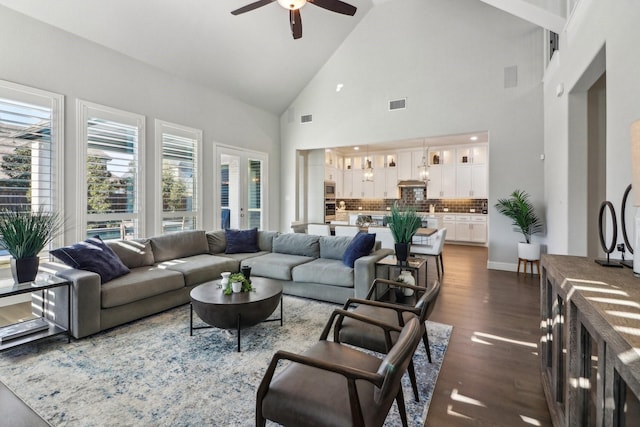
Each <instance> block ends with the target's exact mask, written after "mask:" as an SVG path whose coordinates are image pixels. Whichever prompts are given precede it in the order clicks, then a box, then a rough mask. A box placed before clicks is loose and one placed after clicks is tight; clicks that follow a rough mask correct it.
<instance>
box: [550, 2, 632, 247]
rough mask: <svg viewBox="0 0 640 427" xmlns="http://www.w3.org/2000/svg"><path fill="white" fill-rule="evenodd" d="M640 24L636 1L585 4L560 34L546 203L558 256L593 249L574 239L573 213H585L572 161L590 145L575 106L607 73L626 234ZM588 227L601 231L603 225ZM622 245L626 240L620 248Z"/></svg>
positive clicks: (611, 156)
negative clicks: (578, 147) (574, 151)
mask: <svg viewBox="0 0 640 427" xmlns="http://www.w3.org/2000/svg"><path fill="white" fill-rule="evenodd" d="M638 22H640V4H639V3H638V2H636V1H632V0H623V1H615V2H603V1H598V0H581V1H580V2H579V3H578V5H577V7H576V9H575V10H574V13H573V14H572V16H571V17H570V20H569V21H568V23H567V25H566V27H565V31H563V32H562V34H560V50H559V52H558V53H559V55H558V57H557V58H555V55H554V59H553V61H552V64H551V65H550V67H549V69H548V70H547V72H546V74H545V77H544V112H545V124H544V137H545V152H546V154H547V160H546V161H545V172H544V173H545V183H546V185H545V202H546V205H547V212H546V216H547V229H548V239H547V243H548V248H549V252H551V253H558V254H566V253H571V254H582V253H583V252H584V253H586V248H584V247H579V248H576V247H575V245H574V244H573V241H572V238H571V232H573V230H572V229H571V227H570V223H571V222H572V221H573V218H572V216H571V214H570V212H572V211H576V209H579V208H581V206H575V203H576V202H575V198H574V197H573V194H572V192H571V189H572V188H578V187H579V186H580V183H577V182H575V181H572V176H573V175H572V174H571V171H570V170H569V168H568V167H567V165H570V164H571V162H570V159H569V158H568V153H570V152H571V149H570V147H573V145H574V144H579V143H580V142H581V138H583V137H584V135H583V129H581V128H580V126H579V124H576V123H575V120H574V115H575V111H576V110H579V109H580V108H581V106H580V105H578V106H576V105H574V103H575V102H576V100H579V99H580V98H582V97H583V94H584V92H585V90H586V89H588V88H587V87H585V86H588V84H592V83H593V82H595V80H596V79H597V77H598V75H597V74H598V72H602V71H603V68H605V69H606V76H607V82H606V98H607V99H606V107H607V111H606V139H607V147H606V157H607V158H606V199H607V200H609V201H611V202H612V203H613V204H614V206H615V208H616V211H617V214H618V226H619V227H620V212H619V211H620V205H621V201H622V195H623V193H624V190H625V188H626V187H627V185H628V184H629V183H630V182H631V162H630V145H629V126H630V124H631V123H632V122H633V121H634V120H637V119H639V118H640V55H638V54H637V51H638V44H639V42H640V27H639V26H638ZM602 59H604V67H603V66H602V64H601V63H600V62H601V61H602ZM596 71H597V72H596ZM559 85H563V87H564V88H565V90H564V93H563V94H562V95H561V96H557V95H556V89H557V88H558V87H559ZM578 113H580V112H578ZM587 191H588V190H587ZM572 203H573V205H572ZM591 216H593V213H591ZM595 217H596V218H597V214H596V216H595ZM586 227H597V223H596V224H586ZM619 231H620V230H619ZM630 232H632V231H631V230H630ZM609 235H610V234H609ZM630 237H632V236H630ZM622 241H623V240H622V234H621V232H619V233H618V242H619V243H621V242H622ZM614 256H616V257H618V256H619V254H618V253H614Z"/></svg>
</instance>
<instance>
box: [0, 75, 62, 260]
mask: <svg viewBox="0 0 640 427" xmlns="http://www.w3.org/2000/svg"><path fill="white" fill-rule="evenodd" d="M0 96H1V97H4V98H7V99H12V100H15V101H19V102H25V103H29V104H38V105H41V106H44V105H45V104H47V105H48V106H50V108H51V129H50V138H51V142H50V145H51V167H52V169H53V172H52V176H53V179H54V182H53V185H52V186H51V190H52V195H51V209H52V210H53V211H54V212H57V213H58V215H60V217H61V218H66V216H65V212H64V152H63V147H64V139H63V138H64V117H65V114H64V95H61V94H58V93H55V92H50V91H46V90H42V89H37V88H34V87H30V86H25V85H22V84H19V83H13V82H10V81H7V80H1V79H0ZM63 244H64V233H60V234H59V235H58V236H56V237H55V238H54V239H53V240H52V242H51V243H50V245H49V246H50V247H60V246H62V245H63ZM47 253H48V248H45V249H44V250H43V254H47ZM43 254H41V255H40V256H41V257H42V256H43ZM2 258H4V257H1V258H0V260H1V259H2Z"/></svg>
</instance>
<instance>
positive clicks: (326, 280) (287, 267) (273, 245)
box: [41, 230, 392, 338]
mask: <svg viewBox="0 0 640 427" xmlns="http://www.w3.org/2000/svg"><path fill="white" fill-rule="evenodd" d="M350 241H351V238H350V237H336V236H323V237H321V236H313V235H306V234H297V233H290V234H279V233H277V232H273V231H258V249H259V251H258V252H247V253H234V254H227V253H225V249H226V238H225V232H224V231H222V230H220V231H213V232H205V231H184V232H178V233H173V234H167V235H163V236H157V237H151V238H149V239H138V240H118V241H109V242H107V244H108V245H109V246H110V247H111V248H112V249H113V250H114V252H115V253H116V254H117V255H118V257H119V258H120V259H121V261H122V262H123V263H124V264H125V265H126V266H127V267H128V268H129V269H130V272H129V273H128V274H125V275H124V276H120V277H118V278H116V279H113V280H111V281H109V282H107V283H104V284H103V283H101V280H100V276H99V275H98V274H96V273H93V272H90V271H84V270H78V269H74V268H70V267H69V266H67V265H65V264H61V263H57V262H47V263H42V264H41V269H42V270H44V271H48V272H51V273H53V274H56V275H57V276H60V277H63V278H66V279H68V280H70V281H72V282H73V284H72V313H71V331H72V334H73V336H74V337H76V338H82V337H85V336H88V335H92V334H95V333H97V332H100V331H102V330H105V329H108V328H111V327H114V326H117V325H121V324H124V323H127V322H130V321H132V320H135V319H139V318H141V317H144V316H148V315H151V314H155V313H158V312H161V311H163V310H166V309H169V308H172V307H176V306H179V305H182V304H186V303H187V302H189V293H190V291H191V290H192V289H193V288H194V287H195V286H197V285H199V284H201V283H204V282H207V281H210V280H214V279H218V278H220V277H221V276H220V273H222V272H223V271H232V272H236V271H239V270H240V268H241V267H242V266H250V267H251V268H252V272H251V275H252V276H261V277H269V278H273V279H279V280H282V283H283V288H284V292H285V293H286V294H290V295H297V296H301V297H307V298H313V299H319V300H324V301H329V302H335V303H343V302H345V301H346V300H347V298H349V297H354V296H355V297H361V298H364V297H365V296H366V294H367V291H368V289H369V287H370V286H371V283H372V282H373V279H374V278H375V275H376V267H375V263H376V261H377V260H379V259H381V258H383V257H385V256H387V255H389V254H390V253H392V251H390V250H389V249H380V248H379V242H376V246H375V247H374V250H373V251H372V252H371V253H370V254H369V255H366V256H363V257H361V258H358V259H357V260H356V261H355V264H354V267H353V268H351V267H348V266H346V265H344V264H343V262H342V256H343V254H344V252H345V249H346V248H347V246H348V245H349V242H350ZM52 302H53V304H52V306H51V307H49V310H48V311H49V314H48V315H50V316H53V317H56V320H57V321H59V322H62V323H64V320H63V319H66V312H67V309H68V304H69V301H68V298H67V292H66V289H57V290H56V291H55V297H54V300H53V301H52Z"/></svg>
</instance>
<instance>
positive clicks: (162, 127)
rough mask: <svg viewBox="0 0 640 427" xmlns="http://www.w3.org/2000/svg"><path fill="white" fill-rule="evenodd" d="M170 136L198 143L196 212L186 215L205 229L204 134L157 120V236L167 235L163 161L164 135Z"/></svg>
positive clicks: (200, 227) (155, 221) (155, 186)
mask: <svg viewBox="0 0 640 427" xmlns="http://www.w3.org/2000/svg"><path fill="white" fill-rule="evenodd" d="M164 134H170V135H176V136H180V137H184V138H189V139H194V140H195V141H196V147H195V151H194V154H195V156H196V161H195V168H196V173H195V179H194V186H195V189H194V194H195V197H196V210H195V211H193V210H192V211H189V212H185V214H186V215H184V216H190V217H194V218H195V219H196V228H197V229H203V224H202V221H203V214H202V208H203V201H202V197H203V190H202V175H203V174H202V150H203V142H202V141H203V132H202V130H200V129H195V128H191V127H188V126H183V125H179V124H176V123H171V122H167V121H164V120H160V119H156V120H155V147H156V148H157V149H156V150H155V166H156V167H155V180H154V181H155V185H154V189H155V201H156V203H155V205H156V209H155V215H154V230H155V234H156V235H161V234H165V233H164V231H163V229H162V218H163V217H164V214H165V212H164V210H163V204H162V160H163V135H164Z"/></svg>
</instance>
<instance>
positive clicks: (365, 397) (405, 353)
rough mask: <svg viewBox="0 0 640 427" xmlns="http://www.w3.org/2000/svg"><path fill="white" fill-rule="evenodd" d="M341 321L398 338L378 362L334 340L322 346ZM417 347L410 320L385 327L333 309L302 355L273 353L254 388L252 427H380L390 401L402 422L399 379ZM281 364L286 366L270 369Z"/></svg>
mask: <svg viewBox="0 0 640 427" xmlns="http://www.w3.org/2000/svg"><path fill="white" fill-rule="evenodd" d="M344 317H349V318H350V319H351V320H353V321H354V322H355V321H358V322H366V323H368V324H370V325H372V326H373V327H376V328H378V329H380V331H381V333H382V335H383V336H384V337H386V338H385V339H387V340H389V341H390V340H391V332H395V333H397V334H398V336H397V338H396V340H395V345H394V346H393V347H392V348H391V350H389V352H388V353H387V355H386V356H385V358H384V359H380V358H378V357H375V356H373V355H370V354H367V353H364V352H362V351H359V350H357V349H354V348H353V347H351V346H347V345H344V344H342V343H340V342H339V341H336V342H332V341H327V336H328V334H329V332H330V330H331V328H332V325H333V324H334V323H335V322H340V321H342V319H343V318H344ZM419 342H420V325H419V322H418V319H417V318H416V317H415V316H414V318H413V319H409V320H408V321H407V322H406V323H405V326H404V327H403V328H399V327H396V326H391V325H386V324H384V323H382V322H378V321H376V320H372V319H368V318H366V317H363V316H360V315H358V314H354V313H350V312H346V311H344V310H335V311H334V312H333V314H332V315H331V318H330V319H329V322H328V323H327V326H326V327H325V329H324V331H323V333H322V335H321V337H320V341H318V342H317V343H316V344H314V345H313V346H312V347H311V348H310V349H308V350H307V351H305V352H304V353H302V354H295V353H290V352H286V351H278V352H277V353H276V354H275V355H274V356H273V358H272V359H271V363H270V364H269V367H268V369H267V372H266V373H265V376H264V378H263V380H262V382H261V384H260V386H259V388H258V393H257V399H256V426H264V425H265V424H266V420H267V419H269V420H272V421H275V422H277V423H279V424H281V425H285V426H306V425H312V426H382V425H383V424H384V421H385V419H386V417H387V414H388V412H389V409H390V408H391V405H392V404H393V401H394V400H395V401H396V403H397V404H398V409H399V412H400V415H401V419H402V425H403V426H405V427H406V426H407V417H406V412H405V406H404V398H403V394H402V387H401V379H402V376H403V374H404V372H405V371H406V369H407V366H408V365H409V361H410V360H411V358H412V356H413V353H414V351H415V348H416V346H417V345H418V343H419ZM281 361H289V362H291V363H289V364H287V366H286V367H284V368H283V369H281V370H279V372H278V373H277V375H276V368H277V367H278V365H279V363H280V362H281Z"/></svg>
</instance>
